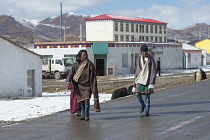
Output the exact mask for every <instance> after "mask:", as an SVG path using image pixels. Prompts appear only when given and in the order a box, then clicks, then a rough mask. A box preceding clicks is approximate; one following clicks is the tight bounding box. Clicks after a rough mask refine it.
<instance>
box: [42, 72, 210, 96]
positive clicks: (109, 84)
mask: <svg viewBox="0 0 210 140" xmlns="http://www.w3.org/2000/svg"><path fill="white" fill-rule="evenodd" d="M206 75H207V79H210V72H207V73H206ZM97 80H98V90H99V92H100V93H109V94H111V93H113V91H114V90H115V89H118V88H122V87H126V88H128V87H129V86H131V85H133V81H134V79H133V78H128V77H126V76H98V77H97ZM190 82H195V80H194V74H193V73H176V74H173V75H166V76H160V77H157V80H156V85H155V87H156V89H163V88H170V87H173V86H178V85H182V84H186V83H190ZM62 91H63V92H65V91H66V86H65V80H64V79H63V80H55V79H43V92H50V93H53V92H62Z"/></svg>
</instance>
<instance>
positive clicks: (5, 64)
mask: <svg viewBox="0 0 210 140" xmlns="http://www.w3.org/2000/svg"><path fill="white" fill-rule="evenodd" d="M0 50H1V51H0V60H1V61H0V67H1V69H0V79H1V82H0V87H1V88H0V98H10V97H12V98H15V97H27V96H31V95H29V94H28V93H27V71H28V70H34V96H42V70H41V69H42V68H41V67H42V61H41V59H40V56H38V55H35V54H33V53H31V52H29V51H26V50H25V49H22V48H20V47H18V46H16V45H14V44H12V43H11V42H9V41H7V40H5V39H3V38H0Z"/></svg>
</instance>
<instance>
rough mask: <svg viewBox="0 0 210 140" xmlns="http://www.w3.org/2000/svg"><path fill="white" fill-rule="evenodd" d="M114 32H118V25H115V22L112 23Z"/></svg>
mask: <svg viewBox="0 0 210 140" xmlns="http://www.w3.org/2000/svg"><path fill="white" fill-rule="evenodd" d="M114 30H115V31H118V23H117V22H116V23H114Z"/></svg>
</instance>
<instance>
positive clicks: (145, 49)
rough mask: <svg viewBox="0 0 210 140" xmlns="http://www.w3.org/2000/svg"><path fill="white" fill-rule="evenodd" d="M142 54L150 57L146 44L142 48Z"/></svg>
mask: <svg viewBox="0 0 210 140" xmlns="http://www.w3.org/2000/svg"><path fill="white" fill-rule="evenodd" d="M141 54H142V55H143V56H144V57H148V47H147V45H146V44H144V45H142V46H141Z"/></svg>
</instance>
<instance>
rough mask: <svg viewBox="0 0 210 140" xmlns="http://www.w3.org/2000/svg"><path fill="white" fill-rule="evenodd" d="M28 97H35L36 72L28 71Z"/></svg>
mask: <svg viewBox="0 0 210 140" xmlns="http://www.w3.org/2000/svg"><path fill="white" fill-rule="evenodd" d="M27 97H34V70H27Z"/></svg>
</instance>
